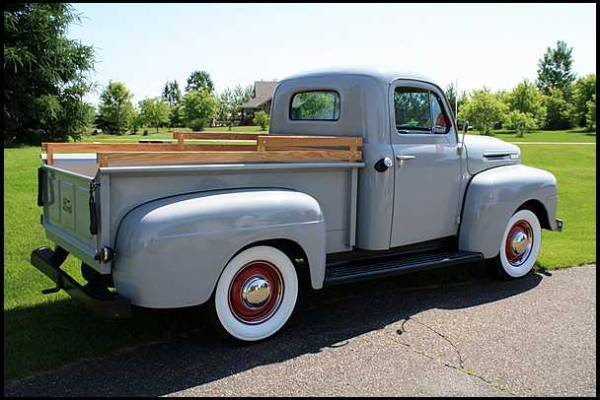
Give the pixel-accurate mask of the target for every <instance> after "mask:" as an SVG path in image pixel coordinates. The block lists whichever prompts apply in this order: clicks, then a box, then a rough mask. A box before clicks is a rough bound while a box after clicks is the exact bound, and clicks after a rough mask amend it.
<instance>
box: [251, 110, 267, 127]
mask: <svg viewBox="0 0 600 400" xmlns="http://www.w3.org/2000/svg"><path fill="white" fill-rule="evenodd" d="M253 121H254V124H255V125H258V126H260V130H261V131H264V130H266V129H267V127H268V126H269V122H270V118H269V116H268V115H267V113H266V112H264V111H263V110H260V111H259V112H257V113H256V114H254V120H253Z"/></svg>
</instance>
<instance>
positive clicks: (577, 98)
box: [572, 74, 596, 128]
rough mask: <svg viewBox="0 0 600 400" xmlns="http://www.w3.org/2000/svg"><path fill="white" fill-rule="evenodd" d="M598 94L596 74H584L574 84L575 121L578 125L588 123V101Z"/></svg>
mask: <svg viewBox="0 0 600 400" xmlns="http://www.w3.org/2000/svg"><path fill="white" fill-rule="evenodd" d="M595 94H596V74H589V75H587V76H582V77H580V78H579V79H577V81H576V82H575V84H574V85H573V101H572V104H573V123H574V125H576V126H585V127H587V128H590V126H589V124H587V115H588V103H589V102H590V100H591V99H592V98H593V97H594V95H595Z"/></svg>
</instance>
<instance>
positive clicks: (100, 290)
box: [31, 247, 131, 318]
mask: <svg viewBox="0 0 600 400" xmlns="http://www.w3.org/2000/svg"><path fill="white" fill-rule="evenodd" d="M68 254H69V253H68V252H67V251H66V250H65V249H63V248H61V247H57V248H56V250H54V251H53V250H52V249H50V248H48V247H40V248H39V249H36V250H34V251H32V252H31V265H33V266H34V267H36V268H37V269H38V270H40V271H41V272H43V273H44V274H45V275H46V276H47V277H48V278H50V279H51V280H52V281H53V282H54V283H55V284H56V287H57V289H63V290H64V291H65V292H67V293H68V294H69V296H71V297H72V298H74V299H76V300H77V301H79V302H80V303H81V304H83V305H84V306H85V307H86V308H87V309H89V310H90V311H92V312H93V313H94V314H96V315H97V316H99V317H102V318H128V317H130V316H131V303H130V301H129V300H127V299H125V298H124V297H121V296H119V295H118V294H116V293H113V292H110V291H109V290H108V289H107V288H106V286H101V285H98V284H95V285H93V284H91V283H90V284H87V285H85V286H82V285H80V284H79V283H78V282H77V281H76V280H75V279H73V278H72V277H71V276H70V275H69V274H67V273H66V272H65V271H63V270H61V269H60V266H61V265H62V263H63V262H64V261H65V259H66V258H67V255H68Z"/></svg>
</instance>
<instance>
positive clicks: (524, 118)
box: [504, 110, 537, 137]
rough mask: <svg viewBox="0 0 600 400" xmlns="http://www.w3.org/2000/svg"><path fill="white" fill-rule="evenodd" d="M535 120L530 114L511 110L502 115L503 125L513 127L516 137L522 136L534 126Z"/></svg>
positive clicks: (535, 124)
mask: <svg viewBox="0 0 600 400" xmlns="http://www.w3.org/2000/svg"><path fill="white" fill-rule="evenodd" d="M536 126H537V122H536V120H535V118H534V117H533V115H532V114H530V113H524V112H521V111H518V110H512V111H511V112H509V113H508V114H506V115H505V116H504V127H506V128H508V129H513V130H514V131H515V132H516V133H517V137H523V134H524V133H525V132H529V131H530V130H532V129H534V128H536Z"/></svg>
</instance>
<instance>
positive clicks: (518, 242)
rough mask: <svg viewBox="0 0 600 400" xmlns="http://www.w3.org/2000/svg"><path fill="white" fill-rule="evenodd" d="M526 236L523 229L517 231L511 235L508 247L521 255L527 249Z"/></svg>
mask: <svg viewBox="0 0 600 400" xmlns="http://www.w3.org/2000/svg"><path fill="white" fill-rule="evenodd" d="M527 243H528V238H527V235H526V234H525V233H524V232H523V231H518V232H517V233H515V234H514V235H513V237H512V238H511V239H510V247H511V248H512V250H513V253H514V254H516V255H518V256H522V255H523V254H524V253H525V250H527Z"/></svg>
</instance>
